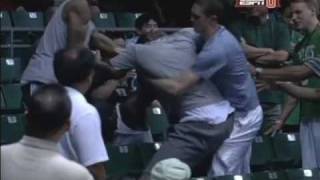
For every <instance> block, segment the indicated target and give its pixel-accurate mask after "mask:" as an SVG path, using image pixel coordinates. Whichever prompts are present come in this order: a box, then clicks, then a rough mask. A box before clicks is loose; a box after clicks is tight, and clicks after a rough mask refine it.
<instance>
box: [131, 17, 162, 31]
mask: <svg viewBox="0 0 320 180" xmlns="http://www.w3.org/2000/svg"><path fill="white" fill-rule="evenodd" d="M151 19H152V20H155V21H156V22H157V23H158V20H157V19H156V18H155V17H154V16H152V15H151V14H148V13H143V14H141V15H140V16H139V17H138V18H137V19H136V21H135V23H134V27H135V28H137V29H139V30H141V29H142V27H143V25H144V24H146V23H148V22H149V21H150V20H151Z"/></svg>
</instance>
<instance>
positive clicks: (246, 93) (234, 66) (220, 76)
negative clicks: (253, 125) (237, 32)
mask: <svg viewBox="0 0 320 180" xmlns="http://www.w3.org/2000/svg"><path fill="white" fill-rule="evenodd" d="M193 70H194V71H195V72H196V73H197V74H198V75H200V76H201V77H202V78H204V79H207V80H210V81H211V82H212V83H213V84H215V85H216V86H217V88H218V89H219V91H220V92H221V94H222V96H223V97H224V98H226V99H227V100H228V101H229V102H230V103H231V105H232V106H233V107H235V108H236V111H238V112H242V113H245V114H247V112H249V111H250V110H253V109H255V108H256V107H257V106H258V105H259V100H258V97H257V92H256V87H255V84H254V82H253V79H252V77H251V74H250V71H249V66H248V63H247V59H246V57H245V54H244V51H243V49H242V48H241V46H240V44H239V42H238V41H237V40H236V39H235V37H234V36H233V35H232V34H231V33H230V32H229V31H227V30H226V29H225V28H224V27H222V26H221V27H220V28H219V30H218V31H217V32H216V34H215V35H214V36H213V37H211V38H210V39H209V40H208V41H207V42H206V43H205V44H204V46H203V48H202V50H201V52H200V53H199V54H198V58H197V60H196V63H195V65H194V66H193Z"/></svg>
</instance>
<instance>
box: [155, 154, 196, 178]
mask: <svg viewBox="0 0 320 180" xmlns="http://www.w3.org/2000/svg"><path fill="white" fill-rule="evenodd" d="M190 178H191V169H190V167H189V166H188V165H187V164H186V163H184V162H182V161H180V160H179V159H176V158H169V159H165V160H162V161H159V162H158V163H157V164H155V165H154V166H153V168H152V170H151V180H187V179H190Z"/></svg>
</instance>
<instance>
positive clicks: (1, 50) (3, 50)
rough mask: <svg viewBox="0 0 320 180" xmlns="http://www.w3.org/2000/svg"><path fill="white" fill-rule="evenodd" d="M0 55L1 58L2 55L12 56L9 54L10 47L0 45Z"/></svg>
mask: <svg viewBox="0 0 320 180" xmlns="http://www.w3.org/2000/svg"><path fill="white" fill-rule="evenodd" d="M0 56H1V57H2V58H4V57H8V58H9V57H13V55H12V54H11V48H10V47H5V48H4V47H1V48H0Z"/></svg>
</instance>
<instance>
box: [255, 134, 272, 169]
mask: <svg viewBox="0 0 320 180" xmlns="http://www.w3.org/2000/svg"><path fill="white" fill-rule="evenodd" d="M273 158H274V152H273V149H272V144H271V139H270V138H269V137H267V136H257V137H256V138H255V139H254V141H253V143H252V155H251V162H250V165H251V168H252V170H253V171H254V172H256V171H261V170H267V169H271V167H272V159H273Z"/></svg>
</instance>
